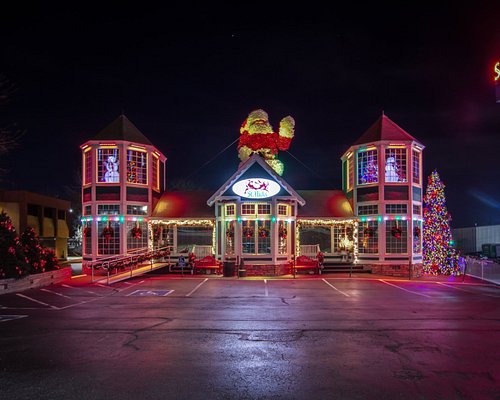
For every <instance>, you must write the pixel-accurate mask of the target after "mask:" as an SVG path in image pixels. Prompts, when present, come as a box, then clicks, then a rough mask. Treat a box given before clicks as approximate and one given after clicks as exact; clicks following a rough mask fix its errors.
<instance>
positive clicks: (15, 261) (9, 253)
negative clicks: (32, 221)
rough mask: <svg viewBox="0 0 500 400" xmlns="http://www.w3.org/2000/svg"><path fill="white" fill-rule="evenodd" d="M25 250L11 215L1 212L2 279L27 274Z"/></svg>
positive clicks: (0, 261) (0, 255)
mask: <svg viewBox="0 0 500 400" xmlns="http://www.w3.org/2000/svg"><path fill="white" fill-rule="evenodd" d="M27 273H28V268H27V262H26V259H25V256H24V251H23V248H22V245H21V243H20V242H19V237H18V236H17V233H16V229H15V228H14V225H13V224H12V221H11V219H10V218H9V216H8V215H7V214H6V213H4V212H2V213H1V214H0V279H4V278H20V277H22V276H24V275H27Z"/></svg>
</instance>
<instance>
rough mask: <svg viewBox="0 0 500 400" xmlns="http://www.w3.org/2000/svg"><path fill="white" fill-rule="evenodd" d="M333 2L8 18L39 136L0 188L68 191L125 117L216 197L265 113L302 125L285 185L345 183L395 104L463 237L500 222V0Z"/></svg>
mask: <svg viewBox="0 0 500 400" xmlns="http://www.w3.org/2000/svg"><path fill="white" fill-rule="evenodd" d="M45 3H46V2H45ZM330 3H331V5H329V6H325V5H324V6H313V5H312V3H311V5H310V6H307V5H305V4H306V3H304V4H302V5H301V6H300V8H294V6H292V5H288V6H282V7H281V8H277V7H276V8H274V9H273V8H271V7H270V6H269V5H265V4H260V3H246V4H245V5H240V6H238V7H237V8H234V7H233V8H230V7H227V6H226V7H222V6H221V7H217V6H216V5H213V4H211V5H210V7H205V8H200V7H199V6H198V5H196V3H190V2H183V7H182V8H179V6H177V7H176V8H174V7H173V6H172V5H167V6H164V7H163V8H157V6H153V5H151V4H150V5H147V4H144V5H143V4H141V3H136V4H135V7H129V6H127V5H126V4H125V3H121V4H120V5H119V6H116V7H111V6H103V5H100V6H98V7H94V8H92V7H91V6H89V5H87V4H86V3H85V5H77V4H69V3H68V6H67V8H47V7H48V6H47V5H46V4H43V5H39V6H31V7H28V6H27V5H20V6H19V9H17V10H16V9H11V10H10V11H6V10H3V11H2V14H1V16H0V40H1V48H0V57H1V63H0V74H3V75H5V76H6V77H7V78H8V79H9V80H10V81H12V82H13V83H14V84H15V85H16V87H17V91H16V93H15V94H14V96H13V97H12V99H11V102H10V104H8V105H7V106H4V107H2V109H1V110H0V119H1V121H2V123H4V124H5V123H11V122H16V123H17V124H18V125H19V126H20V127H21V128H22V129H25V130H26V134H25V136H24V137H23V138H22V140H21V143H20V147H19V148H18V149H16V150H14V151H12V152H11V153H10V154H9V155H8V156H6V157H3V158H2V160H0V164H1V165H0V166H1V167H4V168H9V169H10V173H9V174H8V175H7V176H6V177H5V178H4V182H3V183H2V186H3V187H4V188H7V189H14V188H16V189H27V190H32V191H37V192H42V193H46V194H50V195H58V196H60V197H65V192H64V187H65V186H68V185H74V184H75V181H76V178H75V176H77V172H78V170H79V168H80V164H81V155H80V150H79V147H78V146H79V145H80V144H81V143H83V142H84V141H86V140H87V139H90V138H92V137H93V136H94V135H95V134H96V133H97V132H99V131H100V130H101V129H102V128H103V127H105V126H106V125H107V124H108V123H109V122H111V121H112V120H113V119H115V118H116V117H117V116H118V115H119V114H120V113H121V112H122V111H124V112H125V114H126V115H127V116H128V117H129V119H130V120H131V121H132V122H134V124H135V125H136V126H137V127H138V128H139V129H140V130H141V131H142V132H143V133H144V134H145V135H146V136H147V137H148V138H149V139H150V140H151V141H152V142H153V143H155V144H156V146H157V147H158V148H159V149H160V150H161V151H162V152H163V153H164V154H165V155H166V156H167V158H168V161H167V169H168V173H167V179H168V181H169V182H170V183H171V184H173V183H177V184H178V183H179V182H185V181H186V180H187V181H190V182H191V183H190V184H191V185H192V186H194V187H199V188H205V189H213V190H216V189H217V188H218V187H219V186H220V185H221V184H222V183H223V182H224V181H225V180H226V179H227V178H228V177H229V176H230V175H231V174H232V173H233V172H234V171H235V169H236V168H237V166H238V161H239V160H238V158H237V152H236V145H233V146H232V147H230V148H229V149H228V150H227V151H225V152H223V153H222V154H221V155H219V156H218V157H217V158H215V160H213V161H212V162H209V163H208V164H206V163H207V162H208V161H209V160H211V159H212V158H214V157H215V156H216V155H217V154H218V153H219V152H220V151H222V150H223V149H224V148H225V147H226V146H228V145H229V144H230V143H231V142H233V141H234V140H235V139H237V138H238V137H239V127H240V125H241V123H242V121H243V120H244V119H245V118H246V116H247V114H248V113H249V112H250V111H251V110H254V109H256V108H262V109H264V110H266V111H267V112H268V114H269V117H270V120H271V123H272V124H273V126H274V128H275V129H277V128H278V125H279V120H280V119H281V118H283V117H284V116H286V115H289V114H290V115H292V116H293V117H294V118H295V120H296V136H295V138H294V140H293V142H292V145H291V148H290V153H291V154H292V155H293V156H294V157H295V158H296V159H298V160H300V162H298V161H297V160H296V159H295V158H293V157H292V156H290V155H289V154H286V153H284V154H283V153H281V155H280V158H281V159H282V160H283V161H284V163H285V168H286V171H285V174H284V178H285V180H287V181H288V182H289V183H290V184H291V185H292V186H293V187H294V188H296V189H312V188H316V189H321V188H324V189H340V187H341V163H340V156H341V155H342V153H343V152H344V151H345V150H346V149H347V148H348V147H349V145H350V144H352V143H353V142H354V141H355V140H356V139H357V138H358V137H359V136H360V135H361V134H362V133H363V132H364V131H365V130H366V129H367V128H368V127H369V126H370V125H371V124H372V123H373V122H374V121H375V120H376V119H377V118H378V117H379V116H380V114H381V112H382V110H384V111H385V113H386V115H388V116H389V118H391V119H392V120H393V121H395V122H396V123H397V124H399V125H400V126H401V127H402V128H403V129H405V130H406V131H408V132H409V133H410V134H412V135H413V136H415V137H416V138H418V139H419V140H420V141H421V142H422V143H423V144H425V145H426V150H425V152H424V175H425V176H426V177H427V176H428V175H429V174H430V173H431V171H432V170H433V169H437V170H438V172H439V173H440V175H441V177H442V179H443V181H444V183H445V184H446V196H447V205H448V208H449V210H450V212H451V214H452V217H453V222H452V224H453V226H454V227H460V226H470V225H473V224H474V222H477V223H478V224H479V225H484V224H499V223H500V168H499V163H500V157H499V156H498V149H499V148H500V104H495V97H494V96H495V95H494V87H493V83H492V82H493V65H494V63H495V61H496V60H500V22H499V21H500V5H499V3H498V2H470V4H469V5H468V6H467V5H458V3H463V2H450V3H449V4H448V5H436V3H439V2H434V3H435V4H434V5H432V6H430V5H429V6H425V5H423V4H422V3H415V5H413V6H411V5H408V4H406V3H405V6H404V7H402V6H401V5H399V6H396V7H394V6H393V5H392V6H391V5H389V3H387V4H384V3H376V4H375V5H372V6H371V7H367V6H364V5H363V4H362V3H355V4H353V6H352V7H348V6H338V5H334V2H330ZM82 4H84V3H82ZM167 4H169V3H168V2H167ZM290 4H291V3H290ZM398 4H402V3H398ZM205 164H206V165H205ZM304 165H305V166H304Z"/></svg>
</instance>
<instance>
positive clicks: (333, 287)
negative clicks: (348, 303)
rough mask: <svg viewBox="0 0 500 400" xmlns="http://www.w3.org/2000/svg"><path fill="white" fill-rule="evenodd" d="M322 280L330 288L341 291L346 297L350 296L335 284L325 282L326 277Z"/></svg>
mask: <svg viewBox="0 0 500 400" xmlns="http://www.w3.org/2000/svg"><path fill="white" fill-rule="evenodd" d="M322 281H323V282H325V283H326V284H327V285H328V286H330V287H331V288H332V289H335V290H336V291H337V292H339V293H342V294H343V295H344V296H346V297H351V296H349V295H348V294H347V293H344V292H343V291H342V290H339V289H337V288H336V287H335V286H333V285H332V284H331V283H330V282H327V280H326V279H324V278H323V279H322Z"/></svg>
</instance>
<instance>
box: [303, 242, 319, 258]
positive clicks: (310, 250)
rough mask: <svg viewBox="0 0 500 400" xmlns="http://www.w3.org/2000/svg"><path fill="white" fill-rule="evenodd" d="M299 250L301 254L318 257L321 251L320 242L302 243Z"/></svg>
mask: <svg viewBox="0 0 500 400" xmlns="http://www.w3.org/2000/svg"><path fill="white" fill-rule="evenodd" d="M299 250H300V255H301V256H307V257H310V258H316V257H317V256H318V253H319V244H301V245H300V248H299Z"/></svg>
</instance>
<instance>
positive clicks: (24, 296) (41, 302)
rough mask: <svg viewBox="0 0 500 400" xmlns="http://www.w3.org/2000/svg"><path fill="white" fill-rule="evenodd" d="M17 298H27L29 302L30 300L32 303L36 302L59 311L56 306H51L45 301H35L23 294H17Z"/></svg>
mask: <svg viewBox="0 0 500 400" xmlns="http://www.w3.org/2000/svg"><path fill="white" fill-rule="evenodd" d="M16 296H19V297H23V298H25V299H28V300H30V301H34V302H35V303H38V304H42V305H44V306H47V307H50V308H55V309H57V307H56V306H51V305H50V304H47V303H44V302H43V301H40V300H37V299H34V298H32V297H29V296H26V295H25V294H22V293H16Z"/></svg>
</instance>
